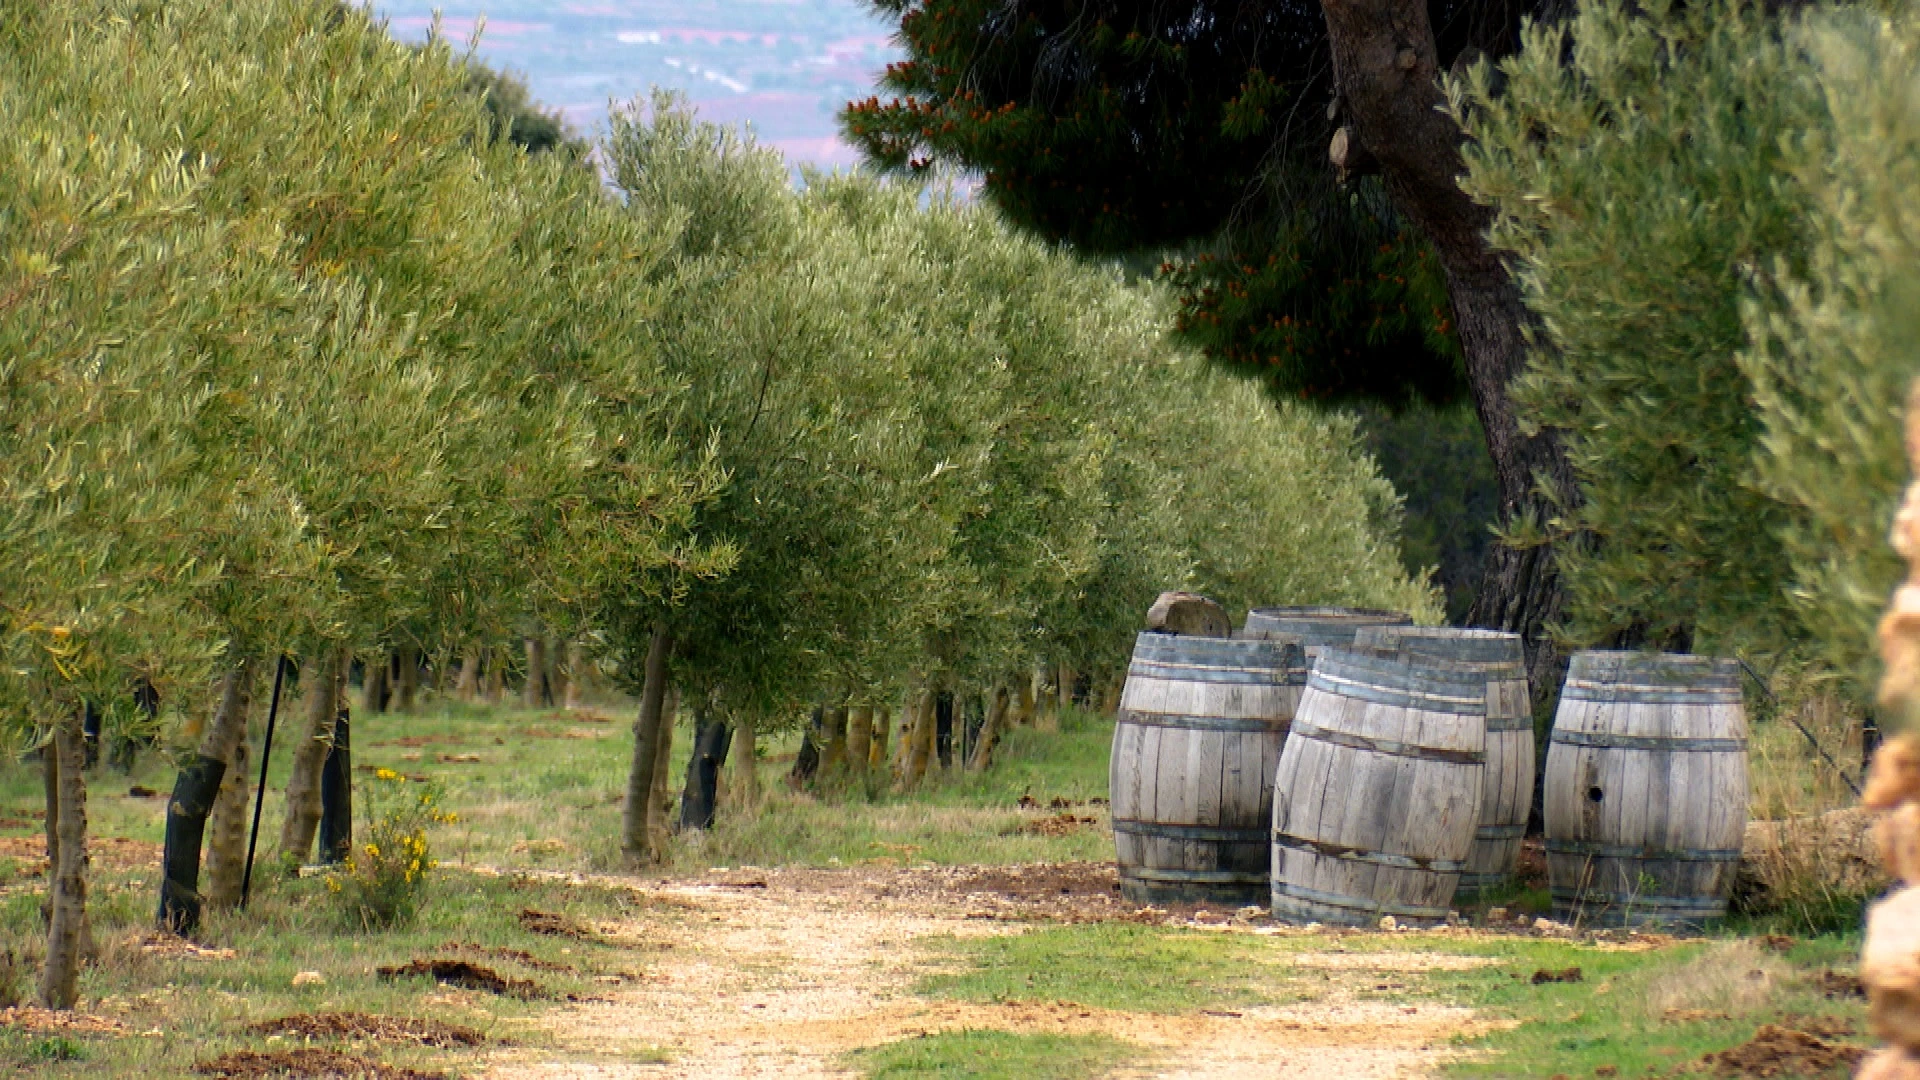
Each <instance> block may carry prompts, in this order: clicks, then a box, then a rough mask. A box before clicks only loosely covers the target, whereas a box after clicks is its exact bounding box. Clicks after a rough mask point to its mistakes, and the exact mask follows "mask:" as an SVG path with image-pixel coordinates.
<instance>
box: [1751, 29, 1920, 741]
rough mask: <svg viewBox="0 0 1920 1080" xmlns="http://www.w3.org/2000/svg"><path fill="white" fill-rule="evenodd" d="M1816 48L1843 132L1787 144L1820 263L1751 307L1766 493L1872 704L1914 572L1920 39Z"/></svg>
mask: <svg viewBox="0 0 1920 1080" xmlns="http://www.w3.org/2000/svg"><path fill="white" fill-rule="evenodd" d="M1803 40H1804V41H1805V42H1806V47H1807V48H1808V50H1809V51H1810V52H1811V53H1812V56H1813V60H1814V66H1815V69H1816V71H1817V79H1818V92H1819V94H1820V100H1821V105H1822V106H1823V108H1824V112H1825V115H1826V117H1827V118H1828V120H1827V122H1826V123H1824V124H1821V125H1817V126H1810V127H1809V128H1807V129H1805V130H1803V131H1800V132H1796V133H1794V134H1793V135H1792V136H1790V137H1789V139H1788V141H1787V142H1786V149H1785V153H1786V157H1787V161H1786V163H1785V166H1786V168H1787V169H1789V170H1790V173H1791V177H1792V179H1793V181H1794V182H1795V184H1796V186H1797V187H1798V188H1799V189H1800V190H1802V191H1804V192H1805V193H1806V197H1807V204H1808V210H1809V218H1810V222H1811V224H1810V227H1809V231H1810V233H1811V241H1810V248H1811V250H1810V252H1809V254H1808V255H1807V257H1806V259H1805V260H1804V264H1803V266H1796V265H1794V264H1793V263H1790V262H1787V261H1784V260H1782V261H1779V262H1776V263H1773V264H1769V265H1764V266H1763V267H1762V268H1761V269H1762V270H1763V271H1765V272H1766V274H1767V276H1768V278H1769V281H1770V283H1771V284H1772V285H1773V287H1774V288H1773V289H1772V290H1771V291H1769V292H1768V293H1766V294H1765V295H1764V296H1763V297H1762V298H1760V299H1756V300H1754V301H1752V302H1750V303H1749V304H1748V305H1747V308H1746V315H1747V326H1748V330H1749V332H1750V334H1751V336H1752V341H1753V345H1752V347H1751V349H1749V351H1748V352H1747V353H1746V354H1745V355H1744V356H1743V357H1742V358H1741V367H1742V370H1743V371H1744V372H1745V373H1746V374H1747V376H1748V377H1749V378H1750V379H1751V380H1752V382H1753V388H1754V389H1753V394H1754V400H1755V403H1756V405H1757V412H1758V417H1759V422H1760V426H1761V434H1760V437H1759V453H1758V455H1757V461H1758V476H1757V483H1756V486H1757V487H1758V488H1759V489H1760V490H1761V491H1763V492H1765V493H1766V494H1767V495H1769V496H1771V497H1772V498H1773V499H1775V500H1777V501H1778V502H1779V503H1780V504H1781V505H1782V506H1783V507H1784V508H1785V512H1786V515H1787V517H1788V522H1787V525H1786V526H1785V528H1784V529H1783V530H1782V539H1783V541H1784V545H1785V550H1786V556H1787V560H1788V565H1789V567H1790V570H1791V576H1790V577H1789V578H1788V584H1787V589H1786V593H1787V598H1788V601H1789V602H1790V603H1791V605H1792V607H1793V610H1794V612H1795V614H1796V615H1797V616H1798V617H1799V620H1800V624H1801V626H1802V627H1804V628H1805V631H1806V633H1807V634H1808V635H1809V636H1810V637H1811V638H1812V639H1813V640H1814V641H1815V642H1816V643H1817V644H1818V647H1819V652H1820V659H1821V660H1822V661H1823V662H1824V663H1825V665H1826V666H1827V667H1828V668H1829V669H1831V670H1832V671H1835V672H1838V673H1839V674H1840V675H1841V676H1842V677H1844V678H1846V679H1847V680H1849V681H1850V682H1851V684H1852V688H1853V691H1854V695H1855V697H1856V698H1864V697H1866V696H1868V692H1869V689H1870V688H1871V687H1872V686H1873V685H1874V684H1875V683H1876V682H1877V681H1878V657H1877V655H1876V653H1875V650H1874V647H1873V642H1874V626H1875V624H1876V623H1877V622H1878V620H1879V617H1880V612H1881V610H1882V609H1883V608H1884V607H1885V604H1886V598H1887V595H1888V594H1889V593H1890V592H1891V591H1892V589H1893V587H1894V584H1895V583H1896V582H1897V581H1898V580H1899V579H1900V576H1901V566H1900V561H1899V559H1898V558H1897V557H1896V556H1895V555H1894V553H1893V551H1892V549H1891V548H1890V546H1889V545H1888V544H1887V542H1886V537H1887V533H1888V529H1889V527H1890V526H1891V524H1892V521H1893V514H1894V510H1895V508H1896V507H1897V505H1898V503H1899V498H1900V491H1901V488H1902V485H1903V484H1904V483H1905V481H1906V479H1907V472H1908V465H1907V461H1906V455H1905V453H1904V452H1903V446H1902V440H1901V412H1902V409H1901V406H1902V404H1903V402H1906V401H1909V400H1910V399H1908V398H1907V397H1906V395H1907V391H1908V383H1909V382H1910V381H1911V380H1912V379H1913V377H1914V375H1915V374H1916V372H1920V364H1916V363H1915V360H1914V357H1915V355H1916V352H1915V350H1916V348H1917V347H1920V302H1917V301H1920V296H1916V295H1915V290H1916V288H1920V283H1917V282H1916V274H1920V207H1916V206H1915V204H1914V200H1913V192H1914V191H1915V190H1916V189H1917V188H1916V184H1920V172H1917V171H1916V170H1917V168H1920V166H1917V165H1916V162H1917V161H1920V158H1916V153H1920V102H1917V100H1916V97H1915V94H1916V83H1915V82H1914V77H1913V72H1914V71H1915V70H1916V69H1915V67H1914V63H1915V59H1916V56H1917V55H1920V35H1916V33H1915V31H1914V24H1913V21H1912V17H1911V13H1910V12H1909V13H1907V14H1905V15H1903V16H1901V17H1898V18H1885V17H1883V18H1873V17H1870V16H1868V15H1866V14H1865V13H1841V14H1833V15H1828V16H1824V17H1822V18H1820V19H1817V20H1815V21H1814V23H1813V25H1812V26H1811V27H1810V29H1809V30H1808V31H1807V32H1806V33H1805V35H1804V38H1803ZM1909 722H1911V721H1910V720H1909Z"/></svg>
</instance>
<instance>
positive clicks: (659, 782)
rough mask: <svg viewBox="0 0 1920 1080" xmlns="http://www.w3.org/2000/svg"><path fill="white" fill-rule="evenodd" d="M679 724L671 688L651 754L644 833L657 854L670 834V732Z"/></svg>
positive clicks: (676, 691) (677, 703)
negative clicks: (649, 801)
mask: <svg viewBox="0 0 1920 1080" xmlns="http://www.w3.org/2000/svg"><path fill="white" fill-rule="evenodd" d="M679 724H680V690H679V688H677V687H670V688H668V690H667V700H666V702H665V704H663V705H662V706H661V707H660V747H659V749H657V750H655V751H654V755H653V786H652V791H653V795H652V799H653V805H652V806H651V807H649V808H648V810H647V814H648V817H647V835H648V836H649V837H651V838H652V842H653V850H654V851H655V852H656V853H660V852H664V851H666V850H667V837H668V836H670V835H672V832H673V830H672V827H671V824H672V820H673V819H672V818H671V817H669V816H668V815H669V813H670V811H671V810H672V809H673V792H671V791H669V790H668V788H669V786H670V785H671V784H672V783H673V735H674V728H676V727H678V726H679Z"/></svg>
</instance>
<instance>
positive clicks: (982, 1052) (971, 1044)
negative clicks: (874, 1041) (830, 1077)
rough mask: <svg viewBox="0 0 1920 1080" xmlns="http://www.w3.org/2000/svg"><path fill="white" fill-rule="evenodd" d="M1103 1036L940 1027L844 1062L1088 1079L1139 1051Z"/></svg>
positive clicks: (914, 1079) (887, 1068)
mask: <svg viewBox="0 0 1920 1080" xmlns="http://www.w3.org/2000/svg"><path fill="white" fill-rule="evenodd" d="M1138 1054H1139V1050H1138V1049H1136V1048H1135V1047H1132V1046H1129V1045H1127V1044H1126V1043H1123V1042H1121V1041H1120V1040H1118V1039H1114V1038H1110V1037H1108V1036H1105V1035H1044V1034H1015V1033H1013V1032H1010V1031H994V1030H991V1029H983V1030H969V1031H943V1032H939V1033H937V1034H929V1035H917V1036H914V1037H912V1038H906V1039H899V1040H896V1041H894V1042H890V1043H886V1044H883V1045H881V1046H875V1047H869V1048H867V1049H862V1050H855V1051H853V1052H852V1053H850V1054H848V1055H847V1057H846V1061H847V1064H849V1065H851V1066H852V1067H854V1068H855V1069H858V1070H859V1071H860V1075H862V1076H864V1077H868V1078H869V1080H920V1078H923V1077H936V1078H946V1077H952V1078H954V1080H1091V1078H1092V1077H1096V1076H1104V1075H1106V1074H1107V1073H1108V1072H1109V1071H1111V1070H1112V1069H1113V1067H1114V1066H1116V1065H1120V1064H1122V1063H1124V1062H1126V1061H1127V1060H1128V1059H1129V1058H1132V1057H1135V1056H1138Z"/></svg>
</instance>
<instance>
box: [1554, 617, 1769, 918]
mask: <svg viewBox="0 0 1920 1080" xmlns="http://www.w3.org/2000/svg"><path fill="white" fill-rule="evenodd" d="M1746 738H1747V723H1746V713H1745V710H1744V708H1743V706H1742V700H1741V694H1740V665H1739V662H1738V661H1736V660H1725V659H1717V658H1713V657H1704V656H1684V655H1678V654H1673V653H1633V652H1583V653H1578V654H1576V655H1575V656H1574V657H1573V662H1572V664H1571V665H1570V667H1569V668H1568V671H1567V682H1566V686H1565V688H1564V689H1562V690H1561V692H1560V709H1559V712H1558V713H1557V714H1556V715H1555V717H1554V722H1553V735H1552V737H1551V739H1550V740H1549V743H1548V747H1547V771H1546V807H1545V809H1546V828H1547V872H1548V877H1549V879H1550V881H1551V883H1552V885H1553V906H1554V911H1555V912H1556V913H1557V914H1558V915H1559V916H1560V917H1561V918H1564V919H1568V920H1575V919H1577V920H1580V921H1582V922H1585V923H1587V924H1590V925H1591V924H1599V925H1608V926H1621V925H1628V926H1635V925H1642V924H1646V923H1656V922H1657V923H1661V924H1666V925H1672V926H1675V927H1678V928H1683V929H1687V928H1696V927H1698V926H1699V925H1700V924H1702V923H1704V922H1706V921H1708V920H1711V919H1715V918H1718V917H1719V916H1721V915H1724V914H1726V910H1727V893H1728V890H1729V889H1731V888H1732V886H1733V878H1734V873H1735V871H1736V870H1737V869H1738V866H1739V862H1740V841H1741V836H1742V834H1743V833H1744V832H1745V829H1746V821H1747V742H1746Z"/></svg>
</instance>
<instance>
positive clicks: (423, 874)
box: [327, 769, 456, 930]
mask: <svg viewBox="0 0 1920 1080" xmlns="http://www.w3.org/2000/svg"><path fill="white" fill-rule="evenodd" d="M360 791H361V795H362V802H363V804H364V811H365V815H366V817H365V820H364V821H363V823H362V832H361V839H360V840H359V841H358V842H356V843H355V844H354V846H353V849H352V850H351V851H350V852H348V853H347V858H346V861H345V863H344V864H343V865H342V866H341V869H340V872H339V873H330V874H328V875H327V891H328V892H330V893H332V894H334V896H335V897H337V898H338V900H339V901H340V904H341V907H342V910H344V911H345V913H346V915H347V921H348V923H349V925H352V926H355V927H357V928H359V929H362V930H372V929H382V928H385V927H389V926H397V925H399V924H401V923H405V922H408V921H410V920H412V918H413V915H414V912H415V911H416V910H418V908H419V905H420V898H421V896H422V894H424V893H425V892H426V889H427V877H428V875H429V874H431V873H432V872H433V869H434V867H435V866H437V865H438V863H437V862H436V861H435V860H434V858H433V854H432V851H431V848H430V845H429V844H428V843H427V828H428V826H431V825H448V824H452V823H453V822H454V821H455V820H456V818H455V816H454V815H453V814H452V813H450V812H448V811H446V810H445V809H443V805H444V803H445V798H444V794H445V793H444V792H443V791H442V790H441V788H440V787H439V785H436V784H428V785H427V786H425V787H421V788H413V787H411V786H409V781H408V780H407V778H406V777H404V776H401V775H400V774H399V773H396V772H394V771H393V770H391V769H375V770H374V772H373V775H372V776H370V777H368V778H367V779H366V780H364V781H362V782H361V785H360Z"/></svg>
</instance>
